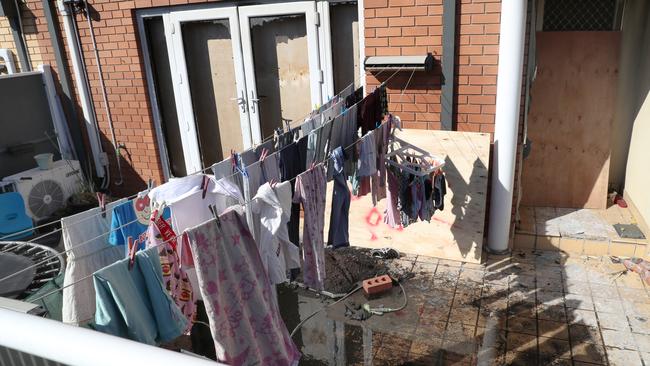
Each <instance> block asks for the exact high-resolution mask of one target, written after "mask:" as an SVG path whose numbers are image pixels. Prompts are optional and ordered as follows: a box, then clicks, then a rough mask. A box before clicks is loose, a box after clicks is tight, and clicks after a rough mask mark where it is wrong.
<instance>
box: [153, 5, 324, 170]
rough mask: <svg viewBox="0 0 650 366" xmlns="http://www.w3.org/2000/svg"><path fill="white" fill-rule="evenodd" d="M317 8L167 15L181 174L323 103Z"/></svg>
mask: <svg viewBox="0 0 650 366" xmlns="http://www.w3.org/2000/svg"><path fill="white" fill-rule="evenodd" d="M317 26H318V17H317V13H316V3H315V2H313V1H299V2H291V3H279V4H265V5H251V6H242V7H235V6H231V7H220V8H209V9H193V10H181V11H173V12H170V13H169V16H168V18H167V22H166V25H165V28H166V33H167V44H168V46H169V49H170V52H169V58H170V65H171V70H172V74H173V75H172V78H173V80H174V95H175V98H176V106H177V114H178V124H179V129H180V135H181V141H182V145H183V157H184V159H185V165H186V169H187V172H188V173H191V172H195V171H198V170H200V169H203V168H205V167H207V166H210V165H212V164H213V163H215V162H218V161H221V160H222V159H223V158H225V157H226V156H227V155H228V153H229V151H230V150H236V151H242V150H243V149H246V148H249V147H251V146H252V145H254V144H257V143H259V142H261V141H262V140H263V139H264V138H266V137H269V136H271V135H272V134H273V130H274V129H275V128H276V127H281V126H283V123H284V122H285V121H294V120H298V119H300V118H302V117H304V116H305V115H306V114H307V113H309V112H310V111H311V110H312V108H313V107H314V106H315V105H317V104H320V103H322V102H323V100H322V94H321V83H322V72H321V71H320V61H319V51H318V34H317Z"/></svg>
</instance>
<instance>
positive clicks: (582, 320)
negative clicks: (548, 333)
mask: <svg viewBox="0 0 650 366" xmlns="http://www.w3.org/2000/svg"><path fill="white" fill-rule="evenodd" d="M567 316H568V318H569V322H570V323H571V324H580V325H586V326H590V327H598V318H596V312H594V311H589V310H580V309H572V310H569V312H568V315H567Z"/></svg>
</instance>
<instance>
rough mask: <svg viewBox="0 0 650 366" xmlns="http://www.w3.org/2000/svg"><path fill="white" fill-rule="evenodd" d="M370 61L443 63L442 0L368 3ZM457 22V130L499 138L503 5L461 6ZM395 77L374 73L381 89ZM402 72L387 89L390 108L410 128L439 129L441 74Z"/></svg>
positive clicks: (486, 1) (467, 2)
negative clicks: (408, 58)
mask: <svg viewBox="0 0 650 366" xmlns="http://www.w3.org/2000/svg"><path fill="white" fill-rule="evenodd" d="M364 3H365V11H364V15H365V28H366V29H365V42H366V44H365V46H366V48H365V51H366V56H385V55H423V54H426V53H427V52H430V53H432V54H433V55H434V57H435V58H436V60H437V61H440V60H441V59H442V13H443V5H442V0H365V2H364ZM457 10H458V16H457V20H456V23H457V24H456V37H457V40H456V52H457V55H456V80H454V85H455V90H456V93H455V94H456V95H455V100H454V104H455V106H456V113H455V115H454V118H455V120H456V121H457V126H458V130H460V131H475V132H489V133H493V132H494V112H495V108H494V106H495V103H496V74H497V63H498V48H499V21H500V16H501V13H500V10H501V1H500V0H462V1H460V2H459V4H458V7H457ZM392 74H393V72H391V71H385V72H383V73H381V74H380V75H377V73H375V74H374V75H372V76H369V77H368V79H367V82H368V85H370V86H373V85H377V84H378V83H380V82H383V81H385V80H386V78H387V77H389V76H391V75H392ZM410 76H411V72H400V73H399V74H397V75H395V76H394V77H393V78H392V79H390V81H389V82H388V83H387V86H388V92H389V95H390V102H391V105H390V107H391V108H392V109H391V110H392V111H395V112H396V113H397V114H399V115H400V117H401V118H402V121H404V125H405V126H406V127H408V128H422V129H440V83H441V72H440V67H437V68H436V70H435V71H434V72H429V73H421V72H416V73H415V74H413V78H412V80H411V81H410V83H409V84H408V85H409V86H408V88H407V90H406V91H405V92H404V93H403V94H402V89H403V88H404V86H405V85H406V84H407V82H408V79H409V77H410Z"/></svg>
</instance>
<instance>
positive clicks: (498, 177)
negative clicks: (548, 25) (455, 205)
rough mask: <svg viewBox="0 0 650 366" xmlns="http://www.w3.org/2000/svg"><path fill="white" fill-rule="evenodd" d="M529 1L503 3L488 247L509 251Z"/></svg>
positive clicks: (496, 251) (505, 0) (496, 250)
mask: <svg viewBox="0 0 650 366" xmlns="http://www.w3.org/2000/svg"><path fill="white" fill-rule="evenodd" d="M527 3H528V1H527V0H503V1H502V2H501V27H500V31H499V32H500V33H499V34H500V36H499V37H500V39H499V69H498V74H497V102H496V116H495V128H494V154H493V159H492V190H491V198H490V226H489V230H488V249H489V250H490V251H491V252H494V253H501V252H506V251H507V250H508V240H509V238H510V219H511V217H512V195H513V186H514V180H515V159H516V155H517V134H518V127H519V108H520V102H521V83H522V72H523V66H524V44H525V40H526V5H527Z"/></svg>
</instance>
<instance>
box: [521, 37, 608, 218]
mask: <svg viewBox="0 0 650 366" xmlns="http://www.w3.org/2000/svg"><path fill="white" fill-rule="evenodd" d="M619 42H620V34H619V32H538V33H537V57H538V66H537V76H536V79H535V81H534V83H533V85H532V90H531V95H532V101H531V108H530V112H529V118H528V137H529V138H530V140H531V141H532V150H531V153H530V155H529V156H528V158H527V159H526V160H524V166H523V170H522V186H523V198H522V205H527V206H547V207H573V208H599V209H604V208H605V207H606V201H607V181H608V174H609V158H610V134H611V126H612V121H613V118H614V108H615V102H616V101H615V99H616V88H617V79H618V62H619V60H618V53H619Z"/></svg>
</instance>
